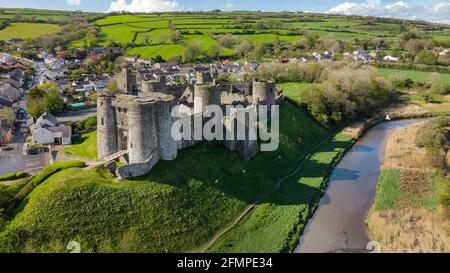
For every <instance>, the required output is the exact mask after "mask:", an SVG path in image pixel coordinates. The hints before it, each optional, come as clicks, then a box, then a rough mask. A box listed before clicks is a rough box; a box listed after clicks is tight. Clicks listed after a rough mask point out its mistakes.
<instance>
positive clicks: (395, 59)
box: [383, 55, 400, 63]
mask: <svg viewBox="0 0 450 273" xmlns="http://www.w3.org/2000/svg"><path fill="white" fill-rule="evenodd" d="M399 60H400V58H399V57H393V56H391V55H387V56H384V57H383V61H385V62H395V63H396V62H398V61H399Z"/></svg>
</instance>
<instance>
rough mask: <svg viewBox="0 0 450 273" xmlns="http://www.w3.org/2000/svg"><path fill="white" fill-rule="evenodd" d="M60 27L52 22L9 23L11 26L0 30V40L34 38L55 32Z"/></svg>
mask: <svg viewBox="0 0 450 273" xmlns="http://www.w3.org/2000/svg"><path fill="white" fill-rule="evenodd" d="M60 29H61V27H59V26H58V25H53V24H35V23H11V26H9V27H7V28H5V29H3V30H0V40H9V39H13V38H19V39H27V38H36V37H40V36H44V35H49V34H54V33H57V32H59V31H60Z"/></svg>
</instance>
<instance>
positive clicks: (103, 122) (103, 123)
mask: <svg viewBox="0 0 450 273" xmlns="http://www.w3.org/2000/svg"><path fill="white" fill-rule="evenodd" d="M103 125H105V121H104V120H103V118H102V126H103Z"/></svg>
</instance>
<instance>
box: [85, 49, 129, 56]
mask: <svg viewBox="0 0 450 273" xmlns="http://www.w3.org/2000/svg"><path fill="white" fill-rule="evenodd" d="M111 53H114V54H121V53H122V50H121V49H120V47H93V48H91V49H89V51H88V55H89V56H99V55H100V56H105V55H108V54H111Z"/></svg>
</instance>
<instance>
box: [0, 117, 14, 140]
mask: <svg viewBox="0 0 450 273" xmlns="http://www.w3.org/2000/svg"><path fill="white" fill-rule="evenodd" d="M13 134H14V133H13V127H12V125H11V124H8V121H7V120H6V119H5V118H2V119H0V145H2V144H6V143H10V142H11V141H12V139H13Z"/></svg>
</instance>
